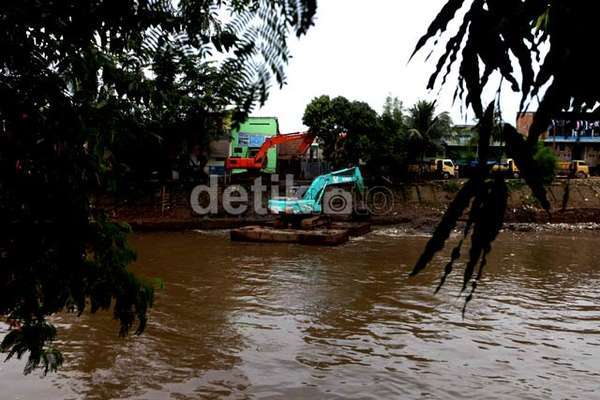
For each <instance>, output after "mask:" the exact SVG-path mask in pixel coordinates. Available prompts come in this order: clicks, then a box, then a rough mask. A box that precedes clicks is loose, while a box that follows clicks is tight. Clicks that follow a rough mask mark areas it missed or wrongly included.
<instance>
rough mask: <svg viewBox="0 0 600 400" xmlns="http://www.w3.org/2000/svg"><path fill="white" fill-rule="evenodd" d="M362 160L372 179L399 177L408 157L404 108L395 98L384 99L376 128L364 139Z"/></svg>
mask: <svg viewBox="0 0 600 400" xmlns="http://www.w3.org/2000/svg"><path fill="white" fill-rule="evenodd" d="M367 139H368V140H367V141H366V143H365V145H364V147H365V155H364V156H363V159H364V160H365V162H366V164H367V169H368V172H369V174H370V175H371V176H373V177H381V176H387V177H389V178H392V179H398V178H400V177H402V175H403V173H404V170H405V168H404V166H405V165H406V160H407V157H408V148H407V143H406V125H405V115H404V107H403V104H402V102H401V101H400V100H399V99H398V98H397V97H391V96H388V97H387V98H386V100H385V103H384V106H383V111H382V113H381V116H380V117H379V129H376V130H374V131H373V132H372V133H371V134H370V135H369V136H368V138H367Z"/></svg>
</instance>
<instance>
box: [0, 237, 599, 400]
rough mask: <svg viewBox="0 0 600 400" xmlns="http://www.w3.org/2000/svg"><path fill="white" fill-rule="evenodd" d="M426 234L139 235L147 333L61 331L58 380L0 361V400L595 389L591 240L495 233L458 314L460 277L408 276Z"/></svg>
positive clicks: (558, 393)
mask: <svg viewBox="0 0 600 400" xmlns="http://www.w3.org/2000/svg"><path fill="white" fill-rule="evenodd" d="M425 240H426V238H423V237H415V236H407V235H406V234H403V233H402V232H401V231H399V230H397V229H395V230H394V229H392V230H390V229H382V230H380V231H378V232H375V233H374V234H371V235H369V236H367V237H366V238H363V239H360V240H356V241H353V242H351V243H350V244H349V245H347V246H343V247H340V248H335V249H330V248H327V249H323V248H313V247H301V246H295V245H266V244H265V245H254V244H232V243H230V242H228V241H227V240H226V237H225V233H221V234H214V233H211V234H204V233H197V232H188V233H181V234H153V235H143V236H138V237H135V238H134V242H135V245H136V246H137V248H138V250H139V253H140V261H139V262H138V264H137V265H136V267H135V268H136V269H137V271H138V272H139V273H141V274H144V275H147V276H160V277H162V278H163V279H164V280H165V281H166V289H165V290H163V291H161V292H160V293H159V294H158V298H157V302H156V307H155V309H154V310H153V311H152V315H151V319H150V324H149V326H148V330H147V332H146V334H144V335H143V336H141V337H135V338H128V339H120V338H118V337H117V335H116V333H117V326H116V324H115V323H114V322H113V321H112V320H111V316H110V315H109V314H101V315H96V316H94V317H89V316H84V317H82V318H81V319H80V320H79V321H75V318H74V317H73V316H62V317H61V318H59V319H58V320H57V322H58V323H59V324H60V326H61V332H60V334H61V337H62V338H63V339H64V343H63V344H62V348H63V349H64V350H65V354H66V356H67V359H66V365H65V368H64V370H63V371H61V373H59V374H57V375H53V376H51V377H49V378H46V379H43V380H40V379H38V378H37V377H35V376H34V377H22V376H21V375H20V368H21V364H19V363H15V362H11V363H9V364H5V365H2V366H0V382H2V389H3V390H2V392H1V394H0V398H2V399H4V398H7V399H12V398H19V397H20V398H32V397H36V396H37V395H40V394H43V398H48V399H59V398H90V399H112V398H139V399H162V398H177V399H188V398H189V399H193V398H194V399H195V398H204V397H208V398H248V397H258V398H357V399H358V398H397V397H401V398H443V399H446V398H471V397H472V398H482V397H483V398H494V399H516V398H518V399H521V398H549V397H557V398H565V397H566V398H577V397H580V398H590V397H591V394H592V393H593V390H595V389H596V388H597V387H598V385H599V384H600V375H599V372H600V304H599V301H598V295H599V294H600V286H599V283H600V270H599V269H598V268H597V267H596V263H595V250H596V247H597V246H598V244H599V243H600V240H599V238H598V237H596V236H589V234H588V236H585V235H584V234H576V235H575V236H573V235H569V236H551V235H538V236H535V235H534V234H504V235H503V236H502V237H501V239H500V240H499V241H498V242H497V244H496V246H495V249H494V252H493V255H492V259H491V260H490V267H489V268H488V269H487V271H486V273H485V276H484V282H483V283H482V285H481V286H480V290H479V293H478V296H477V297H476V299H475V300H474V301H473V302H472V303H471V305H470V308H469V309H468V312H467V315H466V318H465V319H462V317H461V313H460V310H461V307H462V299H460V298H458V296H457V295H458V292H459V290H460V283H461V282H460V280H461V274H460V272H458V271H459V269H458V268H457V273H456V274H455V275H454V276H452V278H451V279H450V280H449V284H448V286H447V287H446V288H444V289H443V291H442V293H441V294H439V295H437V296H433V289H434V288H435V285H436V283H437V280H438V279H439V272H440V270H441V266H442V265H443V263H444V262H445V261H446V259H445V258H444V257H443V256H440V257H438V258H437V259H436V260H435V263H436V264H437V266H438V268H435V269H431V270H429V271H426V273H424V274H423V275H421V276H419V277H417V278H414V279H409V278H408V277H407V274H408V271H409V270H410V266H411V265H412V263H413V262H414V261H415V260H416V258H417V257H418V255H419V252H420V250H421V249H422V248H423V245H424V243H425Z"/></svg>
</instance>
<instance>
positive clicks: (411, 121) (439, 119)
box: [406, 100, 452, 161]
mask: <svg viewBox="0 0 600 400" xmlns="http://www.w3.org/2000/svg"><path fill="white" fill-rule="evenodd" d="M406 126H407V128H408V129H407V138H408V142H409V144H410V145H411V147H413V149H414V150H415V152H414V153H413V154H414V155H415V156H418V157H419V158H420V160H421V161H423V159H424V158H425V155H426V153H427V152H428V151H431V150H434V149H438V148H439V147H440V145H441V140H442V139H443V138H444V137H447V136H448V135H450V131H451V126H452V119H451V118H450V115H449V114H448V113H447V112H442V113H439V114H436V102H435V101H433V102H429V101H425V100H420V101H418V102H417V103H416V104H415V105H414V106H412V107H411V108H410V109H409V110H408V116H407V117H406ZM415 158H416V157H415Z"/></svg>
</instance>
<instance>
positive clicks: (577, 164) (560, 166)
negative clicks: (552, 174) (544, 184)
mask: <svg viewBox="0 0 600 400" xmlns="http://www.w3.org/2000/svg"><path fill="white" fill-rule="evenodd" d="M556 175H557V176H563V177H564V176H567V177H570V178H579V179H584V178H589V176H590V167H589V165H588V164H587V163H586V162H585V161H582V160H573V161H559V162H558V163H557V164H556Z"/></svg>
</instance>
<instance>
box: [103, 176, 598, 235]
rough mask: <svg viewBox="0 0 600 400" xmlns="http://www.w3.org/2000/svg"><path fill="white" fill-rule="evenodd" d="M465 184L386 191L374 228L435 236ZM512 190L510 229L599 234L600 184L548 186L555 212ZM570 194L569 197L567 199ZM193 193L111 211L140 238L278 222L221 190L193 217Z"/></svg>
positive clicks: (262, 203) (175, 192) (521, 189)
mask: <svg viewBox="0 0 600 400" xmlns="http://www.w3.org/2000/svg"><path fill="white" fill-rule="evenodd" d="M463 183H464V182H463V181H446V182H427V183H421V184H410V185H402V186H392V187H387V188H385V189H384V191H382V193H385V195H386V196H387V199H386V201H387V203H386V204H387V205H386V207H385V209H384V210H381V209H380V210H379V212H378V213H376V215H372V216H371V217H370V222H371V223H372V224H373V225H374V226H385V225H401V226H404V227H406V228H408V229H413V230H416V231H420V232H430V231H432V230H433V229H434V227H435V226H436V224H437V223H438V222H439V220H440V218H441V216H442V215H443V213H444V210H445V209H446V208H447V207H448V204H449V203H450V202H451V201H452V199H453V198H454V196H455V194H456V193H457V192H458V190H459V189H460V187H461V185H462V184H463ZM567 186H568V189H567ZM509 187H510V195H509V202H508V209H507V212H506V220H505V221H506V229H511V230H512V229H514V230H522V229H525V228H523V225H524V224H528V225H544V226H554V227H556V229H568V226H572V225H576V224H580V225H581V224H583V225H585V226H587V227H588V230H596V229H600V179H586V180H573V181H570V182H568V181H566V180H564V181H557V182H555V183H553V184H552V185H549V186H548V187H547V193H548V199H549V201H550V203H551V205H552V209H551V211H550V212H546V211H545V210H543V209H541V208H540V207H539V206H538V204H537V201H536V200H535V198H534V197H533V196H532V194H531V191H530V190H529V188H528V187H527V186H526V185H524V184H523V183H522V182H520V181H511V182H510V185H509ZM565 191H568V196H567V197H566V198H565ZM190 193H191V191H190V190H182V189H165V188H162V189H161V191H160V194H158V195H153V196H149V197H145V198H143V199H137V200H136V201H127V202H113V203H110V204H108V206H107V208H108V209H109V210H110V212H111V215H112V216H113V218H115V219H118V220H122V221H125V222H127V223H129V224H130V225H131V227H132V228H133V230H134V231H136V232H149V231H181V230H190V229H199V230H216V229H233V228H240V227H244V226H249V225H258V226H265V225H269V224H271V223H272V222H273V220H274V219H273V217H272V216H269V215H264V213H257V212H256V209H255V207H256V205H258V207H262V208H263V209H264V208H265V207H266V196H262V197H261V198H260V199H255V196H254V193H253V192H251V191H249V196H248V198H247V204H250V205H254V207H247V209H246V210H244V212H241V213H239V215H236V216H231V215H228V213H227V212H226V211H225V209H224V207H223V191H222V190H221V191H219V194H218V196H217V197H216V198H217V201H218V205H217V206H216V207H215V211H213V212H212V213H211V214H210V215H199V214H197V213H195V212H194V210H193V209H192V207H191V205H190ZM565 200H566V201H565ZM203 201H204V202H206V199H200V200H199V203H200V204H201V205H203V206H206V204H203ZM552 229H555V228H552Z"/></svg>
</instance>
